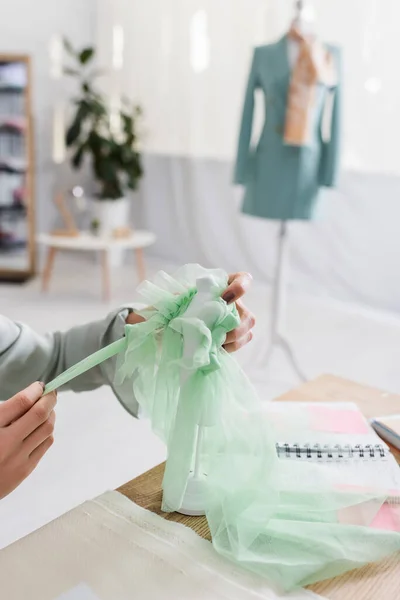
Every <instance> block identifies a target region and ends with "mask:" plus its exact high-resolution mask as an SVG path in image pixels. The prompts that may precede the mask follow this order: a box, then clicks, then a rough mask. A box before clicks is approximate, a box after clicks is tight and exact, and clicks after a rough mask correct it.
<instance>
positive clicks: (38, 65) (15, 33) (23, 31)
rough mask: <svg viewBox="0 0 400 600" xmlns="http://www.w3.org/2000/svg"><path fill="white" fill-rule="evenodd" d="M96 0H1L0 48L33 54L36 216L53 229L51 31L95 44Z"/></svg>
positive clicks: (43, 227)
mask: <svg viewBox="0 0 400 600" xmlns="http://www.w3.org/2000/svg"><path fill="white" fill-rule="evenodd" d="M96 6H97V0H2V1H1V19H0V52H2V53H7V52H16V53H26V54H29V55H30V56H31V57H32V83H33V117H34V127H35V153H36V199H37V210H36V212H37V222H38V228H39V229H40V230H46V229H48V228H49V227H50V226H51V224H52V219H53V216H54V211H53V206H52V195H53V192H54V188H55V186H56V173H55V171H54V168H53V165H52V162H51V139H52V133H51V132H52V108H53V98H54V96H53V93H54V89H53V84H52V81H51V79H50V77H49V54H48V46H49V40H50V37H51V36H52V35H53V34H55V33H59V34H62V35H65V36H67V37H69V38H70V39H71V41H73V42H74V43H75V44H77V45H84V44H92V43H93V41H94V37H95V31H96Z"/></svg>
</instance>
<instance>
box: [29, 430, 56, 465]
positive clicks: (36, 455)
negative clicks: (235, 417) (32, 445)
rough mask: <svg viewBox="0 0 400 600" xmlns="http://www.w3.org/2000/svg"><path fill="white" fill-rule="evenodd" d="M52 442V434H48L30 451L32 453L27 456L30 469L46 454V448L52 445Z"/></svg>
mask: <svg viewBox="0 0 400 600" xmlns="http://www.w3.org/2000/svg"><path fill="white" fill-rule="evenodd" d="M53 443H54V438H53V436H50V437H48V438H47V439H46V440H45V441H44V442H42V443H41V444H40V446H38V447H37V448H36V450H34V451H33V452H32V454H31V455H30V457H29V461H30V463H31V466H32V469H34V468H35V467H36V465H37V464H38V463H39V461H40V460H41V459H42V458H43V456H44V455H45V454H46V452H47V450H48V449H49V448H50V447H51V446H52V445H53Z"/></svg>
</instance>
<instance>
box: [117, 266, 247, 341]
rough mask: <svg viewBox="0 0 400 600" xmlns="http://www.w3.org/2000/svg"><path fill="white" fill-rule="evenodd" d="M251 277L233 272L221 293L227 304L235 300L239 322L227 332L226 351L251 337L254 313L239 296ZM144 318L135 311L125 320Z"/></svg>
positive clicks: (131, 321) (242, 293)
mask: <svg viewBox="0 0 400 600" xmlns="http://www.w3.org/2000/svg"><path fill="white" fill-rule="evenodd" d="M252 280H253V278H252V276H251V275H250V273H234V274H233V275H230V276H229V280H228V283H229V285H228V287H227V288H226V290H225V291H224V293H223V294H222V298H223V299H224V300H225V302H226V303H227V304H232V302H236V307H237V309H238V313H239V316H240V320H241V324H240V326H239V327H237V328H236V329H234V330H233V331H231V332H230V333H228V335H227V336H226V341H225V344H224V348H225V350H226V351H227V352H236V350H239V349H240V348H242V347H243V346H245V345H246V344H248V343H249V342H250V341H251V340H252V339H253V332H252V329H253V327H254V325H255V323H256V321H255V318H254V315H253V314H252V313H251V312H250V311H249V310H248V309H247V308H246V307H245V305H244V304H243V302H242V300H241V298H242V296H244V294H245V293H246V292H247V290H248V289H249V287H250V285H251V282H252ZM144 320H145V319H143V317H140V316H139V315H137V314H136V313H135V312H132V313H131V314H130V315H128V317H127V319H126V322H127V324H128V325H136V324H137V323H142V322H143V321H144Z"/></svg>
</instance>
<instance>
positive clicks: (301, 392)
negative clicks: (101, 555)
mask: <svg viewBox="0 0 400 600" xmlns="http://www.w3.org/2000/svg"><path fill="white" fill-rule="evenodd" d="M278 400H291V401H299V402H305V401H307V402H335V401H340V402H355V403H356V404H358V406H359V408H360V409H361V410H362V412H363V413H364V415H365V416H366V417H368V418H369V417H373V416H378V415H384V414H393V413H400V395H396V394H388V393H385V392H381V391H379V390H375V389H372V388H369V387H366V386H363V385H359V384H357V383H353V382H351V381H346V380H345V379H340V378H338V377H334V376H331V375H325V376H322V377H319V378H318V379H316V380H315V381H311V382H309V383H305V384H304V385H302V386H301V387H299V388H297V389H296V390H294V391H292V392H289V393H287V394H285V395H284V396H282V397H280V398H278ZM395 456H396V459H397V461H398V462H399V463H400V452H397V453H395ZM163 473H164V465H159V466H158V467H155V468H154V469H151V471H148V472H147V473H144V474H143V475H141V476H140V477H137V478H136V479H134V480H133V481H130V482H129V483H127V484H125V485H123V486H122V487H121V488H120V489H119V490H118V491H119V492H121V493H122V494H124V495H125V496H127V497H128V498H130V499H131V500H133V501H134V502H136V504H138V505H139V506H142V507H143V508H146V509H148V510H150V511H152V512H154V513H157V514H159V515H161V516H162V517H164V519H168V520H169V521H175V522H177V523H183V524H184V525H187V526H188V527H190V528H191V529H193V530H194V531H195V532H196V533H198V534H199V535H200V536H201V537H203V538H205V539H208V540H209V539H210V532H209V529H208V525H207V521H206V519H205V517H186V516H184V515H179V514H177V513H171V514H166V513H162V512H161V483H162V477H163ZM310 589H311V590H313V591H314V592H316V593H317V594H321V595H322V596H324V597H326V598H329V599H330V600H398V599H399V598H400V553H398V554H396V555H393V556H390V557H388V558H386V559H384V560H382V561H380V562H378V563H373V564H369V565H366V566H364V567H362V568H360V569H356V570H354V571H351V572H349V573H346V574H345V575H342V576H340V577H335V578H334V579H329V580H326V581H322V582H319V583H317V584H314V585H312V586H310Z"/></svg>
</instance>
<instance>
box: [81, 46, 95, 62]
mask: <svg viewBox="0 0 400 600" xmlns="http://www.w3.org/2000/svg"><path fill="white" fill-rule="evenodd" d="M93 56H94V48H84V49H83V50H82V52H80V54H79V61H80V63H81V65H86V64H87V63H88V62H89V61H90V60H91V58H93Z"/></svg>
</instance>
